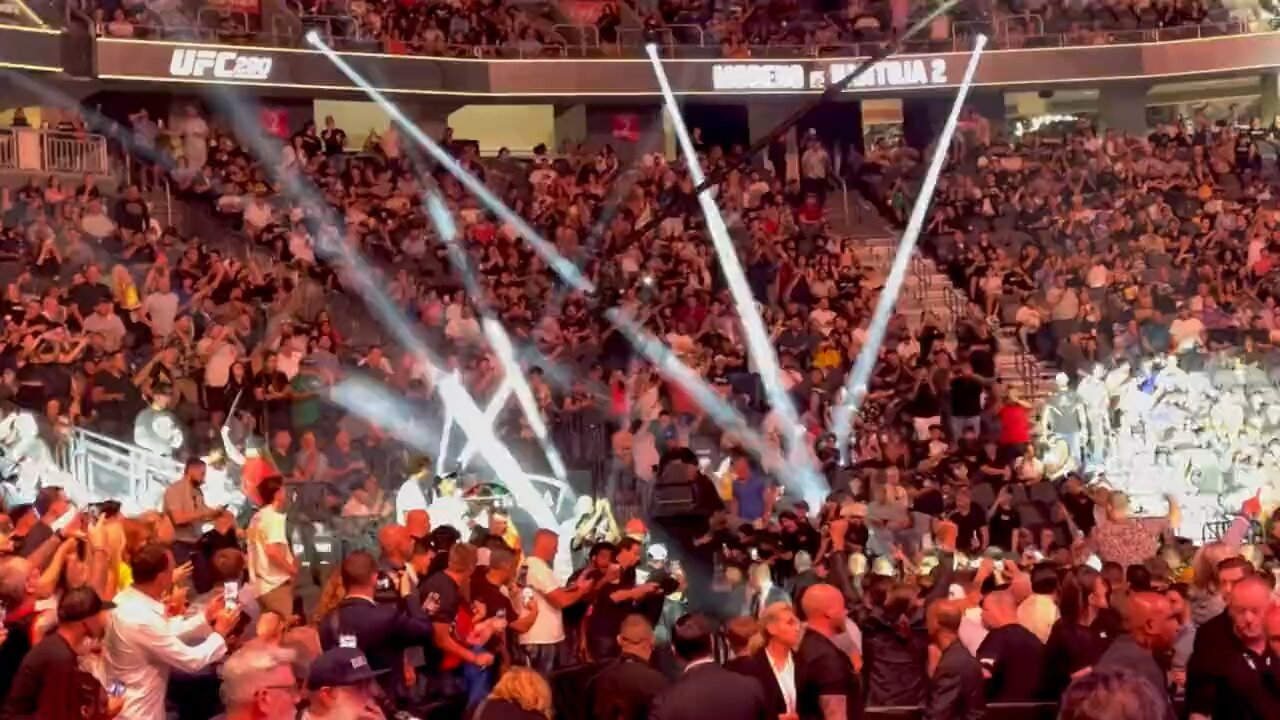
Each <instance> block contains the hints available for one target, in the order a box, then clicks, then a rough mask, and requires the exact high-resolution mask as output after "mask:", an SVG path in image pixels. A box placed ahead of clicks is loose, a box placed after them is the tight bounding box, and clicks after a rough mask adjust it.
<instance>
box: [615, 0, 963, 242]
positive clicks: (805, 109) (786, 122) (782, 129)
mask: <svg viewBox="0 0 1280 720" xmlns="http://www.w3.org/2000/svg"><path fill="white" fill-rule="evenodd" d="M959 3H960V0H946V2H943V3H942V4H940V5H938V6H937V7H935V8H934V9H933V10H932V11H930V12H929V13H928V14H927V15H925V16H924V17H922V18H920V19H919V20H918V21H916V23H915V24H914V25H912V26H911V27H909V28H907V30H906V32H904V33H902V34H901V35H899V36H898V39H897V41H896V42H895V43H894V44H893V45H891V46H889V47H887V48H885V49H883V50H881V51H880V52H877V53H874V54H872V55H871V56H870V57H868V58H866V59H865V60H863V61H862V62H861V63H859V64H858V66H857V67H855V68H854V69H853V72H851V73H849V74H848V75H845V76H844V77H843V78H841V79H840V80H839V82H836V83H833V84H831V85H828V86H827V87H826V89H825V90H823V91H822V94H820V95H818V97H816V98H814V99H812V100H809V101H807V102H805V103H802V104H801V105H800V106H799V107H797V108H796V110H795V112H793V113H791V114H790V115H788V116H787V117H786V118H785V119H783V121H782V122H780V123H778V125H777V126H776V127H774V128H773V129H772V130H770V131H769V132H767V133H765V134H764V135H762V136H761V137H760V139H758V140H756V141H755V142H753V143H751V145H750V147H748V148H747V149H746V152H744V153H742V155H740V156H738V157H737V158H736V159H732V158H731V159H730V160H729V162H727V163H726V164H725V165H724V166H723V167H721V168H717V169H716V170H713V171H712V173H711V177H709V178H707V179H706V180H705V181H703V182H702V183H701V184H698V185H696V187H695V190H696V191H697V192H702V191H703V190H706V189H708V188H710V187H711V186H713V185H717V184H719V183H720V181H721V180H722V179H724V177H725V176H726V175H728V174H729V173H730V172H731V171H733V170H736V169H738V168H739V167H741V166H743V165H745V164H746V163H747V162H749V161H750V160H751V158H753V157H755V156H756V155H757V154H759V153H760V151H761V150H764V149H765V148H767V147H769V146H770V145H772V144H773V143H774V142H775V141H776V140H777V139H778V138H780V137H782V136H783V135H784V134H786V132H787V131H789V130H791V128H793V127H795V126H796V125H797V124H799V122H800V121H801V120H803V119H804V117H805V116H806V115H808V114H809V112H810V111H811V110H813V109H814V108H816V107H818V106H819V105H821V104H822V103H824V102H828V101H830V100H833V99H835V98H836V97H838V96H839V95H840V93H842V92H844V91H845V90H846V89H847V88H848V87H849V86H850V85H852V84H853V82H854V81H855V80H857V79H858V78H860V77H862V76H863V75H865V74H866V73H867V71H869V70H871V68H873V67H875V66H876V63H878V62H880V61H881V60H884V59H886V58H888V57H891V56H893V55H897V54H898V53H899V52H901V50H902V48H903V47H905V46H906V44H907V42H909V41H910V40H911V38H913V37H915V36H916V35H918V34H919V33H920V32H922V31H924V30H925V29H926V28H928V27H929V26H930V25H932V24H933V21H934V20H936V19H938V18H939V17H940V16H941V15H943V14H944V13H946V12H948V11H950V10H951V8H953V7H955V6H956V5H958V4H959ZM784 172H785V171H784ZM667 210H670V207H669V206H666V207H663V208H662V212H659V213H656V214H655V217H654V219H653V220H650V221H649V222H647V223H645V224H644V225H643V226H641V227H640V228H639V229H638V230H636V232H635V235H634V237H643V236H644V234H645V233H647V232H649V231H650V230H652V229H654V228H655V227H657V226H658V223H660V222H662V220H661V218H663V217H666V214H667V212H666V211H667Z"/></svg>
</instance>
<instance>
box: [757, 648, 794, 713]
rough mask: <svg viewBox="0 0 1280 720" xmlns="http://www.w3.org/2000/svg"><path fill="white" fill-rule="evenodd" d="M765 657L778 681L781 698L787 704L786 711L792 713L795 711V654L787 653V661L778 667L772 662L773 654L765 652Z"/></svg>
mask: <svg viewBox="0 0 1280 720" xmlns="http://www.w3.org/2000/svg"><path fill="white" fill-rule="evenodd" d="M765 657H767V658H768V659H769V669H770V670H772V671H773V677H774V679H775V680H777V681H778V689H779V690H781V691H782V700H783V701H784V702H785V703H786V705H787V713H788V714H792V713H794V712H795V711H796V660H795V656H794V655H792V654H791V653H787V661H786V662H785V663H783V664H782V667H781V668H779V667H778V666H777V665H774V664H773V656H772V655H769V653H768V651H766V652H765Z"/></svg>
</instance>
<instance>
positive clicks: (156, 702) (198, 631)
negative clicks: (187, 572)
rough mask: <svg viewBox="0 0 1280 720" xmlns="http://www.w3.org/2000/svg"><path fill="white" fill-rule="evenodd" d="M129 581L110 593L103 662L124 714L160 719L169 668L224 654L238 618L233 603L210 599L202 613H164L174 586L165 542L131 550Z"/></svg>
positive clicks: (200, 665)
mask: <svg viewBox="0 0 1280 720" xmlns="http://www.w3.org/2000/svg"><path fill="white" fill-rule="evenodd" d="M131 565H132V567H133V585H132V586H131V587H129V588H128V589H127V590H125V591H124V592H122V593H120V594H119V595H117V596H116V597H115V603H116V608H115V609H114V610H112V611H111V620H110V622H109V623H108V626H107V635H106V653H105V661H106V662H105V667H106V671H107V673H108V675H109V676H110V677H114V678H118V679H119V680H120V682H122V683H124V686H125V695H124V706H125V708H124V715H123V717H125V718H128V719H129V720H164V717H165V693H166V691H167V689H168V686H169V672H170V669H171V668H178V669H180V670H183V671H185V672H188V673H195V672H198V671H200V670H202V669H204V668H205V667H208V666H209V665H210V664H211V663H214V662H217V661H218V660H221V659H222V658H223V656H225V655H226V654H227V641H226V638H227V636H228V635H230V634H231V631H232V630H233V629H234V628H235V627H236V624H237V623H238V622H239V620H240V610H239V608H238V607H228V606H227V605H226V604H220V603H210V604H209V605H208V606H207V607H206V608H205V611H204V612H203V613H199V614H195V615H191V616H187V617H170V616H169V614H168V612H167V610H166V607H165V603H166V599H167V598H168V596H169V595H170V593H172V592H173V590H174V582H173V575H174V569H175V564H174V561H173V553H172V552H171V551H170V550H169V548H167V547H165V546H164V545H161V544H158V543H149V544H147V545H143V546H142V547H141V548H139V549H138V550H137V551H136V552H134V554H133V558H132V562H131Z"/></svg>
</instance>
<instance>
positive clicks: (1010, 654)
mask: <svg viewBox="0 0 1280 720" xmlns="http://www.w3.org/2000/svg"><path fill="white" fill-rule="evenodd" d="M982 624H983V625H986V626H987V630H989V631H990V632H988V633H987V637H986V639H985V640H983V641H982V645H981V646H980V647H979V648H978V661H979V662H981V663H982V670H983V675H985V676H986V678H987V683H986V685H987V700H988V701H989V702H1034V701H1036V700H1039V699H1040V688H1041V684H1042V683H1041V678H1042V677H1043V675H1044V672H1043V671H1044V644H1043V643H1041V642H1040V639H1039V638H1037V637H1036V636H1035V635H1033V634H1032V633H1031V631H1030V630H1028V629H1026V628H1024V627H1022V626H1021V625H1019V624H1018V606H1017V603H1016V602H1015V600H1014V597H1013V593H1012V592H1010V591H1009V590H997V591H995V592H993V593H991V594H990V595H988V596H987V597H986V598H985V599H984V600H983V602H982Z"/></svg>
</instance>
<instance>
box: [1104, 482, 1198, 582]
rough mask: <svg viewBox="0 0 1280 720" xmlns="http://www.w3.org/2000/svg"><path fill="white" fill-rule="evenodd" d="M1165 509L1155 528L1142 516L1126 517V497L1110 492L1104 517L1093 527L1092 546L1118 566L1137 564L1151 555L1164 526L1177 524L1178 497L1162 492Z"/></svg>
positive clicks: (1124, 566)
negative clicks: (1167, 506)
mask: <svg viewBox="0 0 1280 720" xmlns="http://www.w3.org/2000/svg"><path fill="white" fill-rule="evenodd" d="M1165 499H1166V500H1167V501H1168V503H1169V512H1168V514H1167V516H1166V518H1165V520H1164V521H1163V522H1162V523H1160V525H1159V526H1158V527H1152V525H1151V523H1150V522H1149V521H1147V520H1146V519H1139V518H1135V517H1130V515H1129V497H1128V496H1127V495H1125V494H1124V493H1122V492H1112V493H1111V498H1110V500H1109V501H1108V504H1107V514H1106V519H1105V520H1104V521H1102V522H1100V523H1099V524H1098V525H1097V526H1096V527H1095V528H1094V530H1093V537H1092V540H1093V545H1094V547H1095V548H1097V552H1098V557H1100V558H1102V561H1103V562H1114V563H1118V564H1119V565H1120V567H1122V568H1127V567H1129V566H1130V565H1141V564H1142V563H1143V562H1145V561H1146V559H1147V558H1149V557H1153V556H1154V555H1155V554H1156V550H1157V549H1158V548H1159V547H1160V535H1161V533H1162V532H1163V531H1164V529H1165V528H1166V527H1178V524H1179V523H1178V520H1179V517H1180V513H1179V509H1178V500H1177V498H1175V497H1174V496H1173V495H1165Z"/></svg>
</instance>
